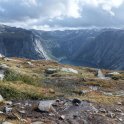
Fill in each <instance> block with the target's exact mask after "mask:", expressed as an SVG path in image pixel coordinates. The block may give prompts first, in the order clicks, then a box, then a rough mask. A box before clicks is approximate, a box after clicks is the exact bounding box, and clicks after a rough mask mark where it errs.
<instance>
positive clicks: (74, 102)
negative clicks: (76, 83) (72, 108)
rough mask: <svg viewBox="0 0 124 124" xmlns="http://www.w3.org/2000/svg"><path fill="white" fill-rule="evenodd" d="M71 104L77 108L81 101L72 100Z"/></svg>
mask: <svg viewBox="0 0 124 124" xmlns="http://www.w3.org/2000/svg"><path fill="white" fill-rule="evenodd" d="M72 103H73V104H74V105H76V106H78V105H79V104H81V100H79V99H73V100H72Z"/></svg>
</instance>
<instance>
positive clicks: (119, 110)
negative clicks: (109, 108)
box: [114, 108, 122, 112]
mask: <svg viewBox="0 0 124 124" xmlns="http://www.w3.org/2000/svg"><path fill="white" fill-rule="evenodd" d="M114 111H115V112H122V110H121V109H119V108H116V109H115V110H114Z"/></svg>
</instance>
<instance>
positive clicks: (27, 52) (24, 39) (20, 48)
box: [0, 25, 47, 59]
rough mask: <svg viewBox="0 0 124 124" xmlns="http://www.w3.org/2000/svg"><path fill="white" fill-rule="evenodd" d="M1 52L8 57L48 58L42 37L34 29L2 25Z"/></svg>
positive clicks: (0, 34)
mask: <svg viewBox="0 0 124 124" xmlns="http://www.w3.org/2000/svg"><path fill="white" fill-rule="evenodd" d="M0 53H1V54H3V55H5V56H7V57H24V58H30V59H39V58H41V59H47V55H46V54H45V51H44V49H43V47H42V44H41V41H40V39H39V38H38V37H37V36H35V35H34V34H33V33H32V31H29V30H25V29H21V28H15V27H8V26H4V25H2V26H0Z"/></svg>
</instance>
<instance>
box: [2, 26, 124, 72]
mask: <svg viewBox="0 0 124 124" xmlns="http://www.w3.org/2000/svg"><path fill="white" fill-rule="evenodd" d="M0 53H1V54H3V55H5V56H7V57H24V58H29V59H53V60H57V61H59V62H62V63H66V64H73V65H82V66H91V67H97V68H107V69H119V70H121V69H124V30H121V29H112V28H111V29H82V30H65V31H37V30H25V29H21V28H15V27H9V26H3V25H1V26H0Z"/></svg>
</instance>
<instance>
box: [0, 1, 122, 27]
mask: <svg viewBox="0 0 124 124" xmlns="http://www.w3.org/2000/svg"><path fill="white" fill-rule="evenodd" d="M123 11H124V0H0V22H1V23H4V24H9V25H12V26H14V25H15V26H20V27H25V28H38V27H41V28H46V29H49V28H50V27H52V28H53V27H54V28H59V27H61V28H62V27H70V28H75V27H83V26H84V27H85V26H88V27H90V26H101V27H102V26H120V25H124V16H123Z"/></svg>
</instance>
